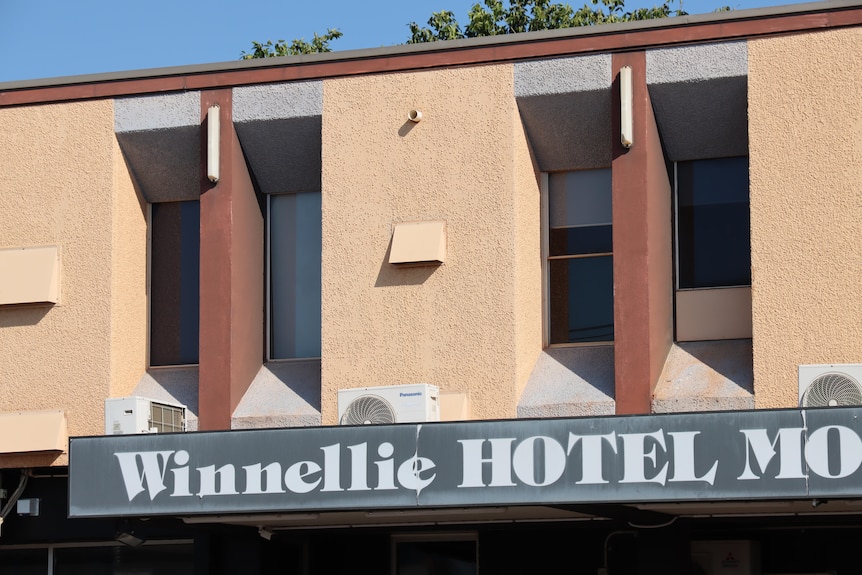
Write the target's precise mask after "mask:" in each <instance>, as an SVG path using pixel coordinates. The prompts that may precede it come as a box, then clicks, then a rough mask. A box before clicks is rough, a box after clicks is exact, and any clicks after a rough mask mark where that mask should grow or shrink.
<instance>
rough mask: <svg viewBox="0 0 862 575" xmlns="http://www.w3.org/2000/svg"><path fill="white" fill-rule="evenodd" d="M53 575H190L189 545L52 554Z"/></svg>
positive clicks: (84, 549)
mask: <svg viewBox="0 0 862 575" xmlns="http://www.w3.org/2000/svg"><path fill="white" fill-rule="evenodd" d="M54 560H55V567H54V573H55V574H56V575H79V574H80V575H85V574H86V575H98V574H104V575H120V574H130V573H134V574H135V575H156V574H158V575H174V574H176V575H180V574H186V573H192V572H194V547H193V546H192V544H179V545H142V546H140V547H125V546H122V547H121V546H117V547H71V548H61V549H56V550H54Z"/></svg>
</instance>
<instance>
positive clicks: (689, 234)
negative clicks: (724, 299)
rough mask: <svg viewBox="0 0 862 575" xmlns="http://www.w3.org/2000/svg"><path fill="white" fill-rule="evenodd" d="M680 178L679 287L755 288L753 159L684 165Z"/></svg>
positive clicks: (693, 162) (678, 171)
mask: <svg viewBox="0 0 862 575" xmlns="http://www.w3.org/2000/svg"><path fill="white" fill-rule="evenodd" d="M676 174H677V182H676V188H677V259H678V270H679V271H678V273H679V277H678V285H679V287H680V288H703V287H721V286H737V285H750V284H751V248H750V245H751V232H750V226H749V204H748V158H747V157H739V158H720V159H713V160H696V161H691V162H680V163H678V164H677V166H676Z"/></svg>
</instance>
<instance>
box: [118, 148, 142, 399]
mask: <svg viewBox="0 0 862 575" xmlns="http://www.w3.org/2000/svg"><path fill="white" fill-rule="evenodd" d="M112 150H113V154H114V166H113V168H114V171H113V179H114V193H113V204H112V208H113V214H112V218H111V241H112V245H113V249H112V257H111V348H110V350H111V377H110V385H111V389H110V396H111V397H123V396H126V395H130V394H131V393H132V390H133V389H134V388H135V386H136V385H137V384H138V381H139V380H140V378H141V374H143V373H144V371H145V370H146V367H147V365H146V364H147V203H146V201H144V199H143V197H142V196H141V194H140V193H139V192H138V191H137V189H136V188H135V184H134V182H133V181H132V176H131V174H130V173H129V170H128V168H127V167H126V161H125V158H124V157H123V154H122V152H121V151H120V146H119V145H118V143H117V141H116V140H113V142H112Z"/></svg>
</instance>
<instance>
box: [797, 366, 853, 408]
mask: <svg viewBox="0 0 862 575" xmlns="http://www.w3.org/2000/svg"><path fill="white" fill-rule="evenodd" d="M850 405H862V386H860V385H859V382H858V381H856V380H855V379H854V378H852V377H850V376H849V375H847V374H846V373H840V372H830V373H824V374H823V375H820V376H818V377H817V378H815V379H814V381H812V382H811V385H809V386H808V389H806V390H805V393H804V394H803V395H802V407H838V406H850Z"/></svg>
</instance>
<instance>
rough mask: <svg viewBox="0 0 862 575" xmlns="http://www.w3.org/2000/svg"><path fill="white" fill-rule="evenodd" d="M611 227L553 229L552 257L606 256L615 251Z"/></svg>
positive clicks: (551, 238)
mask: <svg viewBox="0 0 862 575" xmlns="http://www.w3.org/2000/svg"><path fill="white" fill-rule="evenodd" d="M612 236H613V228H612V227H611V226H609V225H608V226H588V227H583V228H556V229H555V228H551V237H550V243H549V245H550V254H551V255H552V256H565V255H579V254H606V253H610V252H612V251H613V239H612Z"/></svg>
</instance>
